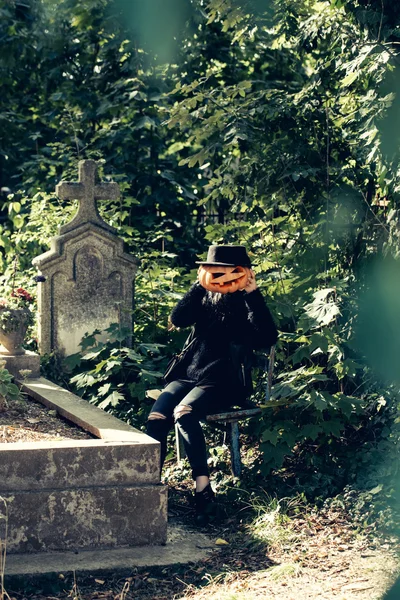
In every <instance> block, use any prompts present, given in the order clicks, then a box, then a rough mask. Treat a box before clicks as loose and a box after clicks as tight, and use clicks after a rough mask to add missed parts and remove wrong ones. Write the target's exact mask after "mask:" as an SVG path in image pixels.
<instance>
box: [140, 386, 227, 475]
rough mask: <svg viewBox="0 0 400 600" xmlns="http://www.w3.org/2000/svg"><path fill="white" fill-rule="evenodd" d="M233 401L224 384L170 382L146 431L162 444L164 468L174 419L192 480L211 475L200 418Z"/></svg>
mask: <svg viewBox="0 0 400 600" xmlns="http://www.w3.org/2000/svg"><path fill="white" fill-rule="evenodd" d="M232 404H234V401H233V398H232V394H231V393H229V392H228V391H227V389H226V388H223V387H222V386H209V387H208V386H207V387H196V386H195V384H194V382H193V381H187V380H183V379H179V380H177V381H171V383H169V384H168V385H167V387H166V388H165V389H164V390H163V391H162V393H161V394H160V396H159V397H158V399H157V400H156V402H155V403H154V405H153V408H152V409H151V412H150V414H149V419H148V421H147V433H148V435H149V436H151V437H152V438H154V439H155V440H157V441H158V442H160V444H161V468H162V466H163V464H164V460H165V456H166V453H167V436H168V432H169V430H170V429H171V428H172V426H173V424H174V421H175V422H176V423H177V426H178V428H179V432H180V434H181V435H182V438H183V443H184V446H185V450H186V454H187V457H188V459H189V462H190V466H191V467H192V476H193V479H196V477H199V476H200V475H206V476H207V477H208V476H209V470H208V466H207V449H206V443H205V439H204V434H203V430H202V428H201V425H200V421H201V420H203V419H205V417H206V416H207V415H210V414H213V413H214V414H215V413H218V412H223V411H224V410H227V409H228V408H229V407H230V406H231V405H232Z"/></svg>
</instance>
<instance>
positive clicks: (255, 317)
mask: <svg viewBox="0 0 400 600" xmlns="http://www.w3.org/2000/svg"><path fill="white" fill-rule="evenodd" d="M244 302H245V305H246V307H247V323H246V326H245V331H244V334H245V338H246V342H247V344H249V345H250V346H252V347H253V348H254V349H255V350H259V349H269V348H270V347H271V346H273V345H274V344H275V342H276V340H277V339H278V330H277V328H276V325H275V323H274V320H273V318H272V315H271V313H270V311H269V308H268V306H267V305H266V303H265V300H264V297H263V295H262V294H261V292H260V290H259V289H258V288H257V289H256V290H254V291H253V292H250V293H249V294H247V293H245V294H244Z"/></svg>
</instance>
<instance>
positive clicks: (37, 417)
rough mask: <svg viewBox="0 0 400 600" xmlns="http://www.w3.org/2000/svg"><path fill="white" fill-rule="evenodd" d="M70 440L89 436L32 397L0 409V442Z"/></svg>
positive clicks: (86, 438)
mask: <svg viewBox="0 0 400 600" xmlns="http://www.w3.org/2000/svg"><path fill="white" fill-rule="evenodd" d="M71 439H74V440H76V439H82V440H88V439H93V436H91V435H90V434H89V433H88V432H87V431H84V430H83V429H81V428H80V427H77V426H75V425H72V424H70V423H68V421H66V420H65V419H63V418H62V417H60V416H57V412H56V411H55V410H49V409H48V408H46V407H45V406H43V405H42V404H40V403H38V402H36V401H35V400H32V398H25V399H24V400H21V401H17V402H9V403H8V407H4V409H3V410H2V411H0V444H4V443H6V444H12V443H16V442H54V441H62V440H71Z"/></svg>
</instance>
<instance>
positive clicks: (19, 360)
mask: <svg viewBox="0 0 400 600" xmlns="http://www.w3.org/2000/svg"><path fill="white" fill-rule="evenodd" d="M0 358H1V359H3V360H5V361H6V369H7V370H8V371H10V373H11V375H13V376H14V377H15V378H17V379H20V378H21V375H20V370H21V369H29V370H30V371H31V373H30V375H29V377H32V378H36V377H40V356H39V354H36V352H31V351H30V350H27V351H26V352H25V354H18V355H15V356H14V355H13V354H8V353H5V352H4V353H3V352H0Z"/></svg>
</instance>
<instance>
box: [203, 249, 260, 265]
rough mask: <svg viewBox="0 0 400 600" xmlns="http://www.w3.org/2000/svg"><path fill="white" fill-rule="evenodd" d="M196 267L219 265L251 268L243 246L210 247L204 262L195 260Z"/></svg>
mask: <svg viewBox="0 0 400 600" xmlns="http://www.w3.org/2000/svg"><path fill="white" fill-rule="evenodd" d="M196 264H198V265H217V266H218V265H219V266H221V267H239V266H240V267H251V262H250V258H249V257H248V256H247V252H246V248H245V247H244V246H210V247H209V249H208V254H207V259H206V260H196Z"/></svg>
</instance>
